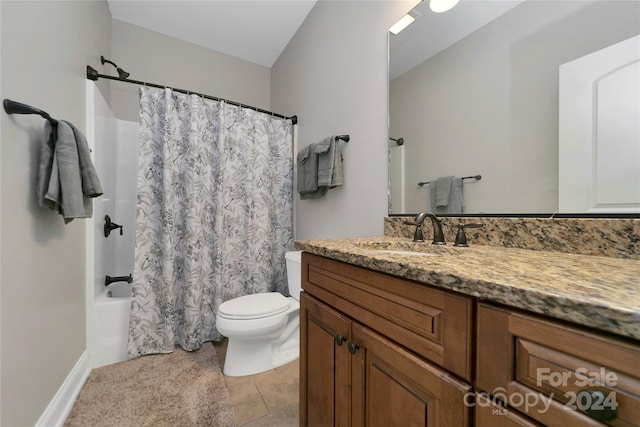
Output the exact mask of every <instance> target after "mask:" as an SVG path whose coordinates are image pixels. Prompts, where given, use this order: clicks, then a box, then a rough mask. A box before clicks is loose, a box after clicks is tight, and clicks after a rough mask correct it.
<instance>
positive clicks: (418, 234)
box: [404, 211, 446, 245]
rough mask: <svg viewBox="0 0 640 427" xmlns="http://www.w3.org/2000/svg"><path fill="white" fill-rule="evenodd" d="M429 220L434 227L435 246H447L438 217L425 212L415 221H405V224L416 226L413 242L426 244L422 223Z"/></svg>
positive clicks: (417, 216)
mask: <svg viewBox="0 0 640 427" xmlns="http://www.w3.org/2000/svg"><path fill="white" fill-rule="evenodd" d="M427 218H429V219H430V220H431V225H432V226H433V242H431V243H432V244H434V245H445V244H446V243H445V241H444V235H443V234H442V226H441V225H440V220H439V219H438V217H437V216H435V215H434V214H432V213H431V212H427V211H423V212H420V213H419V214H418V215H416V217H415V218H414V219H413V221H405V222H404V223H405V224H408V225H415V226H416V231H415V232H414V233H413V241H414V242H424V236H423V234H422V223H423V222H424V220H425V219H427Z"/></svg>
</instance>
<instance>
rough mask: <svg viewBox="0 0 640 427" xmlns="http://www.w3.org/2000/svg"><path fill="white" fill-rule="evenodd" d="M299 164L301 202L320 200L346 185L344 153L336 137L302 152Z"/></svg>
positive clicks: (298, 158) (312, 145)
mask: <svg viewBox="0 0 640 427" xmlns="http://www.w3.org/2000/svg"><path fill="white" fill-rule="evenodd" d="M297 163H298V193H300V199H301V200H309V199H319V198H321V197H323V196H324V195H325V194H326V193H327V190H328V189H330V188H335V187H337V186H340V185H343V184H344V179H343V177H342V153H341V152H340V146H339V144H338V142H337V141H336V137H335V136H332V137H330V138H326V139H325V140H323V141H321V142H319V143H316V144H310V145H308V146H307V147H305V148H303V149H302V150H300V152H299V153H298V156H297Z"/></svg>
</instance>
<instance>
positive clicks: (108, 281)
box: [104, 274, 133, 286]
mask: <svg viewBox="0 0 640 427" xmlns="http://www.w3.org/2000/svg"><path fill="white" fill-rule="evenodd" d="M115 282H127V283H131V282H133V276H132V275H131V274H129V275H128V276H115V277H112V276H109V275H106V276H105V277H104V285H105V286H109V285H110V284H112V283H115Z"/></svg>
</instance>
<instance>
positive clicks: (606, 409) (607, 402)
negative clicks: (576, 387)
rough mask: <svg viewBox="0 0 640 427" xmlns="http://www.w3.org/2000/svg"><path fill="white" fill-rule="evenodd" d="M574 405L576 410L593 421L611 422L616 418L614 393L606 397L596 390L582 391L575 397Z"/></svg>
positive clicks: (616, 409) (616, 410) (616, 405)
mask: <svg viewBox="0 0 640 427" xmlns="http://www.w3.org/2000/svg"><path fill="white" fill-rule="evenodd" d="M612 396H613V397H614V398H613V400H612V399H611V397H612ZM576 405H577V406H578V409H580V410H581V411H582V412H584V413H585V414H587V415H588V416H589V417H591V418H593V419H594V420H598V421H611V420H613V419H614V418H616V417H617V416H618V403H617V401H616V400H615V392H612V394H610V395H608V396H607V395H605V394H604V393H603V392H601V391H598V390H589V389H582V390H580V391H579V392H578V394H577V395H576Z"/></svg>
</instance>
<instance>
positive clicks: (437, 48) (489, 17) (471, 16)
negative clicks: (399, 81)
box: [389, 0, 524, 80]
mask: <svg viewBox="0 0 640 427" xmlns="http://www.w3.org/2000/svg"><path fill="white" fill-rule="evenodd" d="M523 1H524V0H499V1H498V0H462V1H460V2H459V3H458V4H457V5H456V6H455V7H454V8H453V9H451V10H448V11H446V12H443V13H434V12H432V11H431V10H430V9H429V2H428V1H423V2H421V3H419V4H418V5H417V6H416V7H415V8H414V9H413V10H415V11H418V13H420V17H419V18H417V19H416V20H415V21H414V22H413V23H412V24H411V25H409V26H408V27H407V28H406V29H405V30H404V31H402V32H400V33H399V34H397V35H393V34H390V35H389V37H390V40H389V51H390V52H389V80H393V79H395V78H396V77H399V76H401V75H402V74H404V73H406V72H407V71H409V70H410V69H412V68H413V67H415V66H416V65H418V64H421V63H423V62H424V61H426V60H427V59H429V58H430V57H432V56H433V55H435V54H437V53H438V52H441V51H443V50H444V49H446V48H448V47H449V46H451V45H453V44H454V43H456V42H458V41H460V40H462V39H463V38H465V37H466V36H468V35H469V34H471V33H473V32H474V31H476V30H477V29H479V28H481V27H483V26H484V25H486V24H488V23H489V22H491V21H493V20H494V19H496V18H497V17H499V16H500V15H503V14H504V13H506V12H508V11H509V10H511V9H513V8H514V7H516V6H517V5H519V4H520V3H522V2H523Z"/></svg>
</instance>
